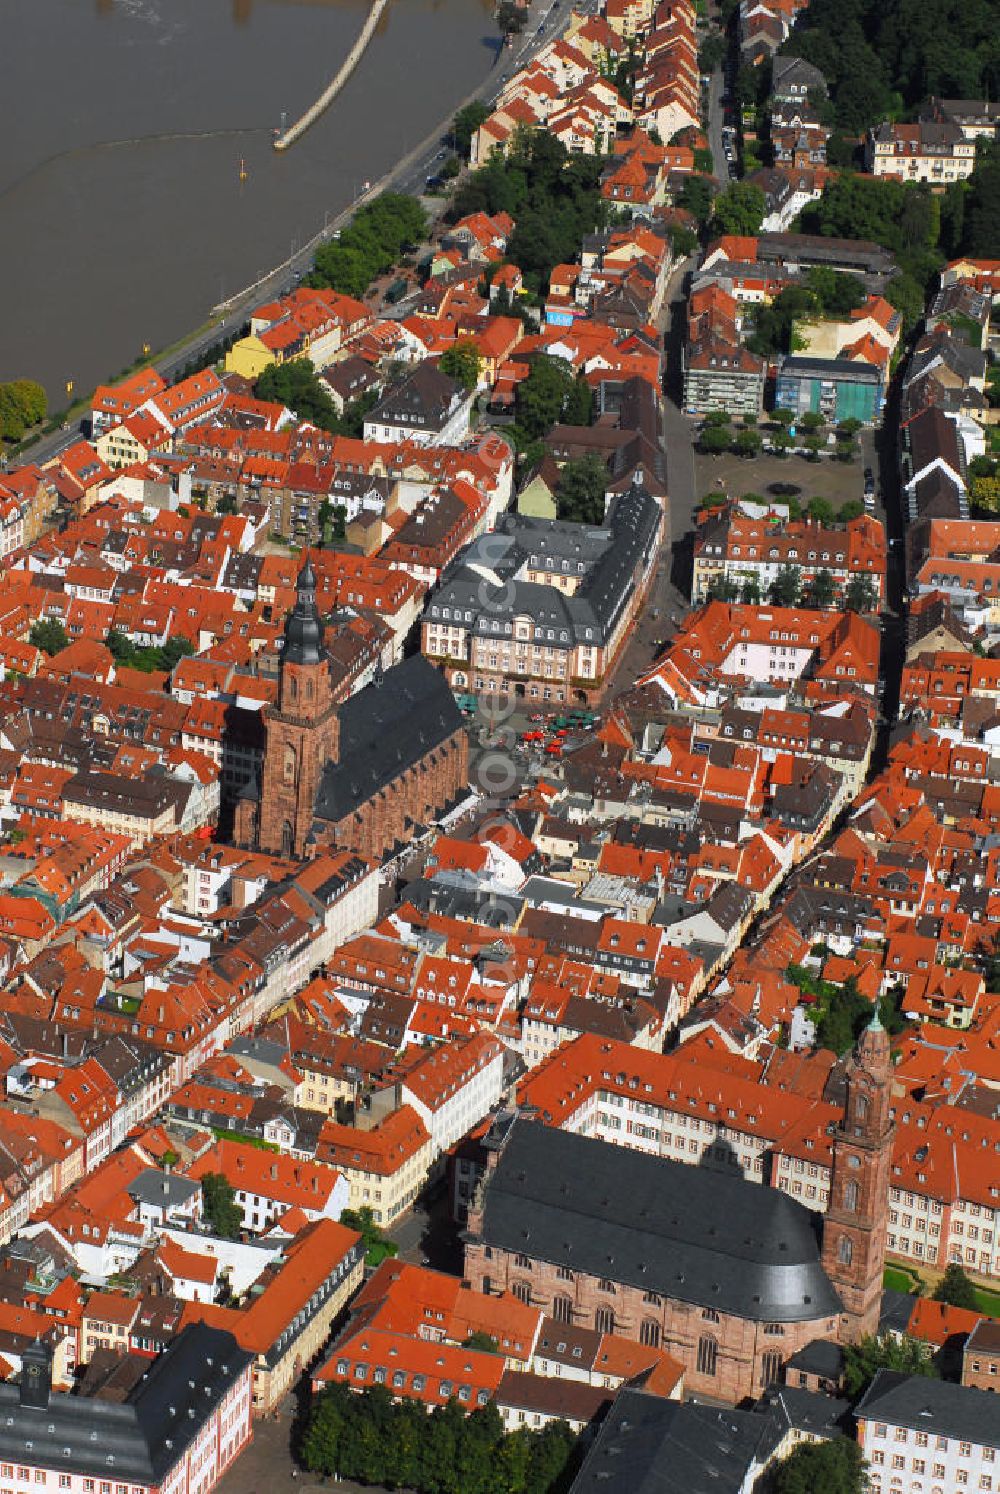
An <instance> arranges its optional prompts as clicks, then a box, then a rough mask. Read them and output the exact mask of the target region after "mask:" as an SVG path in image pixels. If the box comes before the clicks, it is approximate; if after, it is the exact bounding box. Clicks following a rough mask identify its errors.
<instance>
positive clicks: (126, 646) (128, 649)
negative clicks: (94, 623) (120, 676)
mask: <svg viewBox="0 0 1000 1494" xmlns="http://www.w3.org/2000/svg"><path fill="white" fill-rule="evenodd" d="M104 642H105V644H106V645H107V647H108V648H109V649H110V650H111V657H112V658H113V659H114V661H115V663H116V664H125V665H130V664H131V663H132V662H133V660H134V659H135V655H136V647H135V644H134V643H133V642H132V640H131V638H130V637H129V636H128V634H127V633H122V632H120V631H119V629H118V628H112V629H111V631H110V633H109V634H108V636H107V638H105V640H104Z"/></svg>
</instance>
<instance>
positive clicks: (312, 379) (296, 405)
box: [256, 358, 338, 431]
mask: <svg viewBox="0 0 1000 1494" xmlns="http://www.w3.org/2000/svg"><path fill="white" fill-rule="evenodd" d="M256 389H257V398H258V399H263V400H272V401H274V403H276V404H281V405H285V406H287V408H288V409H290V410H294V411H295V413H296V414H297V415H298V417H299V419H300V420H308V421H309V422H310V423H311V424H312V425H317V426H319V427H320V429H321V430H329V431H335V430H336V429H337V425H338V416H337V410H336V406H335V405H334V403H333V400H332V399H331V398H330V393H329V391H328V390H327V389H326V388H325V387H324V385H323V384H321V383H320V381H319V376H318V374H317V373H316V370H315V368H314V367H313V365H312V363H311V362H310V360H309V359H308V358H292V359H290V360H289V361H288V362H287V363H269V364H268V365H267V367H266V368H265V369H264V370H263V372H262V373H261V375H260V377H259V378H258V380H257V386H256Z"/></svg>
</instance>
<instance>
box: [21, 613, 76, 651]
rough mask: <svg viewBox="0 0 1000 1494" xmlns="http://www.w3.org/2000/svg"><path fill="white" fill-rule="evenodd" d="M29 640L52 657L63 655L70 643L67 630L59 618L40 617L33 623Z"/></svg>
mask: <svg viewBox="0 0 1000 1494" xmlns="http://www.w3.org/2000/svg"><path fill="white" fill-rule="evenodd" d="M28 640H29V642H31V643H33V644H34V645H35V647H36V648H40V649H41V650H42V653H43V654H48V655H49V656H50V657H51V656H52V655H53V654H58V653H61V652H62V650H63V649H64V648H65V647H66V645H67V644H68V643H69V638H68V636H67V633H66V629H65V628H64V627H63V625H62V623H61V622H60V621H59V619H58V618H57V617H40V618H39V619H38V621H37V622H33V623H32V624H31V632H30V633H29V634H28Z"/></svg>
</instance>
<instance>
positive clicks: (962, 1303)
mask: <svg viewBox="0 0 1000 1494" xmlns="http://www.w3.org/2000/svg"><path fill="white" fill-rule="evenodd" d="M933 1296H934V1301H935V1302H947V1303H948V1304H949V1305H950V1306H951V1307H966V1308H968V1309H969V1310H970V1311H971V1312H975V1311H976V1309H977V1308H978V1306H979V1303H978V1301H977V1299H976V1289H975V1287H974V1286H973V1285H972V1282H971V1281H970V1280H969V1278H968V1277H967V1276H966V1274H965V1272H964V1271H963V1270H962V1267H961V1266H960V1265H958V1263H957V1262H956V1261H950V1262H949V1264H948V1265H947V1266H946V1267H945V1273H944V1275H943V1276H942V1278H941V1280H940V1281H939V1282H938V1284H937V1286H936V1287H935V1288H934V1293H933Z"/></svg>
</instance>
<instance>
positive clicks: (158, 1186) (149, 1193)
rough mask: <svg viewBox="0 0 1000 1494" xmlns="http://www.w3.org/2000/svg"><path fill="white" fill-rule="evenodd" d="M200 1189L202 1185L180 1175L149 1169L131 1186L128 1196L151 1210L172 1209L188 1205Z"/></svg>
mask: <svg viewBox="0 0 1000 1494" xmlns="http://www.w3.org/2000/svg"><path fill="white" fill-rule="evenodd" d="M200 1187H201V1184H200V1183H195V1182H192V1180H191V1179H190V1178H183V1177H181V1176H180V1174H179V1173H176V1172H164V1171H162V1170H161V1169H160V1168H158V1167H147V1168H146V1170H145V1171H144V1172H140V1174H139V1176H138V1177H137V1178H135V1179H133V1181H132V1182H131V1183H130V1184H129V1186H128V1194H129V1197H130V1198H134V1199H135V1201H136V1203H140V1204H148V1205H149V1206H150V1207H151V1208H163V1209H172V1208H176V1207H178V1206H179V1205H181V1204H186V1203H187V1202H188V1200H189V1199H190V1198H191V1197H192V1196H193V1195H194V1194H195V1193H197V1192H198V1191H199V1189H200Z"/></svg>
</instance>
